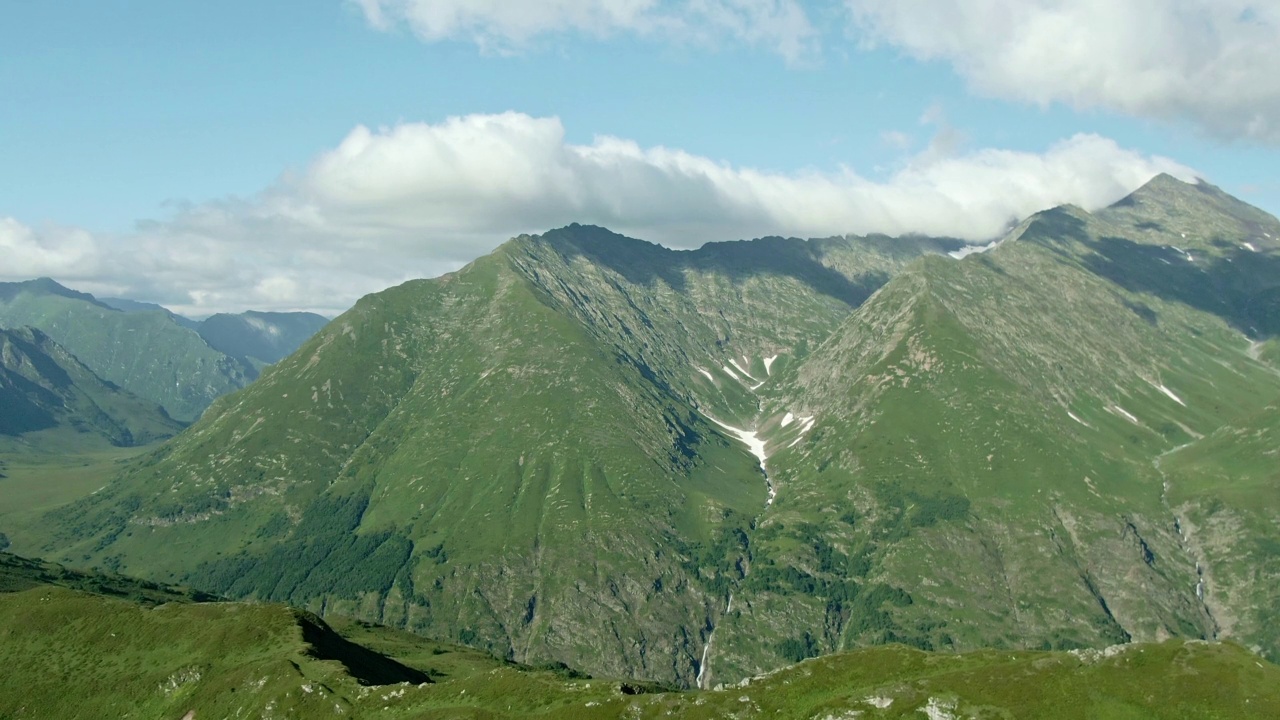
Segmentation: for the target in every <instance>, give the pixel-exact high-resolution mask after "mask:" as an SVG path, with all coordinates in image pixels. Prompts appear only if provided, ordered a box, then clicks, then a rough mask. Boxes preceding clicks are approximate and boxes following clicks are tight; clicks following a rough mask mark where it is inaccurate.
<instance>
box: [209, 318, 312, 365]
mask: <svg viewBox="0 0 1280 720" xmlns="http://www.w3.org/2000/svg"><path fill="white" fill-rule="evenodd" d="M328 322H329V319H328V318H326V317H324V316H323V315H317V314H315V313H306V312H294V313H276V312H257V311H252V310H251V311H249V312H244V313H240V314H238V315H231V314H227V313H219V314H217V315H211V316H209V317H208V318H206V319H204V320H202V321H200V322H199V323H198V324H197V325H196V332H198V333H200V337H202V338H204V341H205V342H207V343H209V347H211V348H213V349H214V350H217V351H219V352H222V353H226V354H227V355H229V356H231V357H233V358H237V359H239V360H241V361H243V362H245V363H246V364H250V365H254V366H256V367H259V368H260V367H261V366H263V365H270V364H271V363H274V362H278V361H280V360H283V359H284V358H286V357H288V356H289V355H290V354H292V353H293V351H294V350H297V349H298V348H299V347H300V346H301V345H302V343H304V342H306V341H307V339H308V338H310V337H311V336H312V335H315V334H316V333H317V332H319V331H320V328H322V327H324V326H325V325H326V324H327V323H328Z"/></svg>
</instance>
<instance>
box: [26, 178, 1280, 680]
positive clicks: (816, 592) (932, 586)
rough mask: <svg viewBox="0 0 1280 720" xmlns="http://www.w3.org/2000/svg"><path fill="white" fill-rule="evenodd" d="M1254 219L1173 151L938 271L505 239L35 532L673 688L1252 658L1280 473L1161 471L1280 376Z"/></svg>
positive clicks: (1269, 640)
mask: <svg viewBox="0 0 1280 720" xmlns="http://www.w3.org/2000/svg"><path fill="white" fill-rule="evenodd" d="M1277 237H1280V223H1278V222H1277V221H1276V220H1275V219H1274V218H1270V217H1269V216H1266V215H1265V214H1263V213H1261V212H1260V211H1257V210H1256V209H1253V208H1250V207H1248V206H1247V205H1244V204H1243V203H1240V202H1239V201H1236V200H1234V199H1233V198H1230V197H1229V196H1226V195H1225V194H1223V193H1221V191H1219V190H1217V189H1216V188H1213V187H1212V186H1208V185H1204V184H1198V185H1188V184H1185V183H1181V182H1178V181H1176V180H1174V179H1172V178H1168V177H1160V178H1157V179H1156V180H1154V181H1152V183H1150V184H1149V185H1147V186H1146V187H1144V188H1142V189H1141V190H1139V191H1138V192H1136V193H1135V194H1134V195H1132V196H1131V197H1129V198H1126V199H1125V200H1124V201H1122V202H1121V203H1119V204H1117V205H1116V206H1115V207H1112V208H1108V209H1106V210H1103V211H1100V212H1097V213H1093V214H1090V213H1086V212H1084V211H1083V210H1080V209H1078V208H1072V207H1064V208H1058V209H1055V210H1052V211H1048V212H1045V213H1040V214H1038V215H1036V216H1034V217H1032V218H1029V219H1027V220H1026V221H1025V222H1023V223H1022V224H1020V225H1019V226H1018V227H1017V228H1015V229H1014V230H1013V231H1012V232H1011V233H1010V235H1009V236H1008V237H1007V238H1005V239H1004V240H1003V241H1002V242H1000V243H999V244H998V245H997V246H995V247H994V248H993V249H990V250H989V251H987V252H985V253H974V254H970V255H968V256H967V257H964V258H963V259H960V260H957V259H956V258H955V257H948V256H947V253H948V252H949V251H954V250H956V249H957V247H958V245H957V244H956V243H951V242H948V241H939V240H928V239H902V240H890V239H887V238H834V239H830V240H815V241H808V242H802V241H799V240H784V239H778V238H773V239H764V240H758V241H754V242H751V243H721V244H712V245H708V246H705V247H704V248H702V249H701V250H698V251H692V252H674V251H670V250H666V249H663V248H660V247H658V246H655V245H651V244H648V243H644V242H641V241H638V240H632V239H629V238H624V237H621V236H617V235H614V234H612V233H609V232H607V231H605V230H602V229H599V228H586V227H579V226H572V227H569V228H564V229H561V230H557V231H553V232H550V233H547V234H546V235H543V236H534V237H530V236H522V237H520V238H516V239H513V240H512V241H510V242H509V243H507V244H506V245H504V246H502V247H501V248H499V250H498V251H496V252H495V253H493V254H492V255H489V256H487V257H484V258H481V259H480V260H477V261H476V262H474V263H472V264H471V265H470V266H468V267H467V268H465V269H463V270H461V271H459V272H457V273H454V274H451V275H448V276H445V277H442V278H438V279H436V280H426V281H415V282H411V283H407V284H405V285H402V286H400V287H398V288H393V289H391V290H388V291H385V292H382V293H378V294H376V295H372V296H369V297H366V298H364V299H363V300H361V301H360V303H358V304H357V305H356V307H355V308H353V309H352V310H351V311H350V312H348V313H346V314H344V315H343V316H341V317H339V318H338V319H337V320H335V321H334V322H333V323H331V324H330V325H329V326H327V327H326V328H325V329H324V330H323V331H322V332H321V333H320V334H319V335H318V336H316V337H315V338H313V339H312V340H310V341H309V342H308V343H307V344H305V345H304V346H303V347H302V348H301V349H300V350H299V352H297V353H295V354H294V355H292V356H290V357H289V358H287V359H285V360H283V361H281V362H280V363H279V364H277V365H275V366H273V367H272V368H270V369H268V370H267V371H265V372H264V374H263V376H262V378H261V380H259V381H258V382H256V383H255V384H254V385H252V386H250V387H249V388H247V389H245V390H244V391H242V392H239V393H236V394H234V395H231V396H228V397H225V398H222V399H221V400H219V401H218V402H217V403H216V404H215V405H214V406H213V407H212V408H211V409H210V411H209V412H208V413H206V415H205V417H204V418H202V420H201V421H200V422H199V423H197V424H196V425H194V426H193V427H192V428H191V429H190V430H188V431H187V432H184V433H183V434H182V435H181V436H179V437H178V438H176V439H174V440H173V441H171V442H170V443H168V444H167V445H166V446H164V447H163V448H161V449H160V450H158V451H157V452H155V453H153V454H150V455H148V456H146V457H144V458H142V459H140V460H139V461H137V462H136V463H134V464H132V465H131V466H130V467H129V468H128V469H127V470H126V471H124V472H123V473H122V474H121V475H120V476H119V477H118V478H117V479H116V480H115V481H114V482H112V483H111V484H110V485H109V486H108V487H106V488H105V489H103V490H102V491H101V492H99V493H97V494H96V495H94V496H93V497H91V498H88V499H85V500H83V501H81V502H78V503H75V504H73V505H70V506H67V507H65V508H63V509H60V510H58V511H56V512H54V513H52V514H50V515H49V516H48V517H47V518H46V519H45V521H44V522H43V523H41V525H40V529H39V532H40V533H42V534H41V535H40V537H38V538H25V539H24V543H25V544H24V547H31V546H33V544H34V543H35V542H36V541H39V542H42V543H43V546H44V547H45V548H46V550H47V551H48V552H56V553H58V554H59V555H60V556H61V557H63V558H66V559H67V560H69V561H71V562H75V563H85V564H98V565H102V566H105V567H112V568H118V569H121V570H124V571H127V572H130V573H134V574H139V575H143V576H146V577H151V578H155V579H164V580H174V581H181V582H187V583H192V584H195V585H198V586H202V587H208V588H210V589H212V590H215V591H217V592H220V593H226V594H228V595H231V596H234V597H251V598H258V599H263V600H276V601H287V602H291V603H296V604H299V605H302V606H305V607H307V608H308V609H310V610H312V611H315V612H319V613H322V614H326V615H329V614H349V615H354V616H357V617H360V618H363V619H366V620H376V621H378V622H383V623H388V624H394V625H398V626H401V627H405V628H409V629H411V630H414V631H415V632H419V633H423V634H426V635H430V636H433V637H438V638H447V639H452V640H455V641H461V642H464V643H467V644H470V645H474V646H478V647H483V648H486V649H488V650H491V651H492V652H494V653H496V654H498V655H500V656H503V657H507V658H510V659H513V660H518V661H521V662H547V661H559V662H565V663H567V664H569V665H571V666H574V667H581V668H583V669H585V670H587V671H589V672H592V673H595V674H602V675H612V676H627V677H638V678H646V679H652V680H659V681H664V682H674V683H678V684H681V685H685V686H701V687H711V686H715V685H717V684H721V683H725V684H729V683H734V682H737V681H738V680H741V679H743V678H746V677H751V676H755V675H757V674H759V673H762V672H766V671H770V670H773V669H776V668H779V667H781V666H784V665H786V664H789V663H792V662H796V661H799V660H802V659H804V658H806V657H811V656H814V655H819V654H824V653H831V652H838V651H842V650H847V649H851V648H856V647H864V646H871V645H880V644H885V643H895V642H896V643H906V644H909V645H913V646H916V647H919V648H926V649H948V650H957V651H967V650H976V649H979V648H983V647H989V646H996V647H1002V648H1023V649H1046V650H1048V649H1073V648H1082V647H1095V648H1101V647H1107V646H1110V645H1113V644H1116V643H1124V642H1130V641H1141V642H1148V641H1160V640H1164V639H1167V638H1170V637H1179V638H1191V639H1214V638H1224V637H1225V638H1233V639H1237V640H1238V641H1240V642H1242V643H1244V644H1246V645H1248V646H1250V647H1252V648H1256V650H1257V651H1258V652H1260V653H1263V654H1265V655H1267V656H1268V657H1272V658H1275V657H1278V656H1280V646H1277V645H1276V642H1277V639H1276V637H1275V635H1274V633H1273V632H1272V631H1271V630H1269V629H1268V628H1269V627H1270V623H1269V622H1268V617H1270V616H1271V615H1270V613H1272V610H1271V609H1270V608H1271V607H1272V606H1273V603H1274V602H1275V598H1276V595H1277V590H1276V588H1277V587H1280V576H1277V574H1276V573H1277V568H1275V567H1274V566H1273V565H1272V564H1267V563H1255V564H1251V565H1248V566H1247V569H1246V566H1241V565H1239V564H1238V562H1237V561H1236V560H1234V559H1232V557H1231V556H1230V554H1229V551H1227V549H1226V548H1228V547H1231V546H1233V544H1235V545H1236V546H1239V545H1240V544H1248V546H1249V547H1257V548H1260V549H1263V548H1268V547H1271V543H1275V542H1278V541H1280V530H1277V528H1280V524H1277V523H1276V522H1275V521H1274V518H1275V517H1276V515H1275V514H1276V512H1277V507H1276V505H1275V499H1274V497H1273V496H1272V495H1270V494H1267V491H1266V489H1265V488H1266V487H1267V486H1266V483H1267V482H1269V481H1270V480H1269V478H1264V479H1262V480H1259V481H1258V482H1259V483H1260V485H1258V486H1257V487H1261V488H1262V490H1260V491H1250V492H1248V493H1243V492H1239V491H1238V490H1239V489H1238V488H1236V487H1235V486H1233V485H1232V484H1231V483H1230V482H1226V481H1223V480H1222V479H1221V478H1220V477H1218V476H1217V475H1215V474H1214V473H1215V472H1217V471H1216V470H1214V469H1213V468H1214V467H1217V466H1216V465H1215V463H1218V462H1220V460H1217V459H1214V458H1219V457H1221V455H1220V454H1211V455H1212V457H1209V456H1206V457H1209V459H1207V460H1205V462H1204V463H1201V464H1196V465H1189V466H1187V469H1186V473H1189V475H1175V474H1174V473H1173V472H1172V471H1173V466H1172V464H1170V465H1169V466H1168V467H1167V469H1166V465H1165V464H1164V463H1163V462H1161V461H1162V456H1165V455H1168V456H1169V457H1170V462H1172V458H1174V457H1177V454H1176V453H1173V451H1174V450H1176V449H1177V448H1179V447H1181V446H1183V445H1187V444H1188V443H1195V442H1198V441H1201V440H1202V439H1203V441H1205V442H1209V440H1210V439H1211V438H1213V437H1215V434H1216V433H1221V432H1226V430H1225V429H1226V428H1231V427H1239V426H1240V424H1241V423H1245V425H1244V426H1245V427H1250V426H1249V425H1248V423H1249V422H1252V421H1250V420H1249V419H1250V418H1253V417H1255V416H1259V414H1263V413H1265V412H1266V408H1267V407H1269V406H1270V405H1271V404H1272V403H1274V402H1275V401H1276V399H1277V398H1280V375H1278V374H1277V372H1276V369H1275V367H1274V366H1273V365H1271V364H1269V360H1268V358H1269V357H1270V355H1269V353H1270V348H1271V345H1270V343H1273V342H1274V340H1271V339H1270V337H1271V335H1272V334H1273V333H1274V332H1275V331H1276V326H1275V325H1274V320H1273V318H1274V317H1275V308H1276V299H1277V297H1280V295H1278V288H1280V253H1278V252H1277V251H1278V250H1280V241H1277V240H1276V238H1277ZM955 254H960V253H955ZM1190 450H1191V448H1190V447H1188V448H1186V450H1185V451H1186V452H1190ZM1188 457H1190V456H1188ZM1179 478H1184V479H1179ZM1251 487H1252V486H1251ZM1193 488H1194V493H1193V494H1189V495H1183V494H1181V493H1191V492H1192V489H1193ZM1209 515H1212V516H1214V517H1216V518H1217V521H1216V524H1215V523H1211V522H1202V521H1198V520H1197V518H1203V517H1207V516H1209ZM1233 563H1234V564H1233Z"/></svg>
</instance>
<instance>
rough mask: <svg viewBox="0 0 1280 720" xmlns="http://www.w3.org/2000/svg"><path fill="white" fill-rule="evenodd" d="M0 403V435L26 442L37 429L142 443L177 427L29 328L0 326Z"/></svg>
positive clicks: (178, 427) (171, 432) (158, 410)
mask: <svg viewBox="0 0 1280 720" xmlns="http://www.w3.org/2000/svg"><path fill="white" fill-rule="evenodd" d="M0 408H2V410H0V436H7V437H9V438H18V437H23V438H24V442H25V443H27V444H30V443H33V442H35V443H37V444H38V443H39V439H38V438H37V437H36V436H35V434H37V433H44V434H43V435H40V438H44V437H46V436H47V435H48V434H49V433H55V432H58V431H64V432H71V433H73V434H83V435H89V436H93V437H94V438H96V439H97V440H98V441H105V442H106V443H110V444H111V445H117V446H128V445H143V444H146V443H149V442H152V441H154V440H158V439H161V438H166V437H171V436H173V435H175V434H177V432H178V431H179V430H181V429H182V424H181V423H178V422H177V421H174V420H172V419H170V418H169V417H168V416H167V415H166V414H165V413H164V411H163V410H162V409H161V408H159V407H157V406H155V405H153V404H151V403H148V402H146V401H144V400H142V399H141V398H138V397H135V396H133V395H131V394H129V393H127V392H124V391H123V390H120V389H119V388H117V387H115V386H114V385H110V384H108V383H105V382H103V381H102V380H101V379H100V378H98V376H96V375H94V374H93V373H92V372H90V370H89V369H88V368H86V367H85V366H84V365H82V364H81V363H80V362H79V361H78V360H76V359H75V358H74V357H72V356H71V354H70V353H68V352H67V351H66V350H64V349H63V348H62V347H61V346H60V345H58V344H57V343H55V342H54V341H53V340H51V339H50V338H49V337H48V336H47V335H45V334H44V333H42V332H40V331H39V330H36V329H34V328H20V329H17V330H0ZM11 442H12V441H11ZM3 447H4V445H3V444H0V448H3Z"/></svg>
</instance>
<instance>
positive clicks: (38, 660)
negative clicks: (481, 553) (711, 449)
mask: <svg viewBox="0 0 1280 720" xmlns="http://www.w3.org/2000/svg"><path fill="white" fill-rule="evenodd" d="M197 600H198V601H201V602H194V601H197ZM209 600H210V599H209V598H207V597H202V596H199V595H198V594H192V593H190V592H188V591H183V590H180V589H175V588H168V587H163V586H158V585H154V584H150V583H142V582H139V581H135V580H130V579H129V578H124V577H118V576H103V575H96V574H77V573H74V572H70V571H67V570H65V569H63V568H60V567H58V566H53V565H48V564H42V563H37V562H33V561H26V560H22V559H21V558H16V557H14V556H12V555H6V554H2V553H0V666H2V667H4V670H5V673H4V683H0V716H3V717H11V718H55V717H56V718H102V717H147V718H152V717H154V718H182V717H192V718H220V717H279V718H289V717H293V718H312V717H330V716H333V717H351V718H371V717H379V718H403V719H405V720H408V719H426V718H458V717H464V718H465V717H471V718H524V717H545V718H584V719H586V718H599V719H605V718H671V717H674V718H725V717H742V718H746V717H771V718H774V717H776V718H806V719H807V718H814V717H818V718H825V717H832V718H854V717H866V718H874V717H886V718H889V717H919V716H920V715H921V714H922V713H925V714H927V715H928V716H929V717H935V718H959V717H986V716H991V717H1035V718H1131V717H1141V718H1179V719H1182V718H1268V717H1275V715H1276V713H1280V668H1277V667H1276V666H1274V665H1270V664H1268V663H1265V662H1263V661H1260V660H1258V659H1257V658H1255V657H1254V656H1252V655H1250V654H1249V653H1248V652H1246V651H1245V650H1243V649H1242V648H1240V647H1238V646H1235V645H1229V644H1226V645H1221V644H1208V643H1181V642H1169V643H1165V644H1161V645H1135V646H1128V647H1124V648H1112V649H1109V650H1106V651H1084V652H1075V653H1065V652H1056V653H1054V652H997V651H984V652H978V653H969V654H961V655H944V654H931V653H925V652H921V651H918V650H911V649H907V648H903V647H900V646H894V647H882V648H873V649H869V650H861V651H857V652H852V653H841V654H837V655H833V656H830V657H826V658H821V659H816V660H810V661H808V662H805V663H802V664H800V665H797V666H795V667H792V668H788V669H786V670H782V671H780V672H777V673H774V674H771V675H769V676H767V677H761V678H755V679H752V680H749V681H746V682H743V683H741V684H740V685H738V686H735V687H730V688H727V689H724V690H720V691H714V692H713V691H701V692H671V691H669V690H666V689H664V688H662V687H660V686H656V685H651V684H644V683H635V682H629V681H619V680H609V679H603V678H590V677H586V676H583V675H581V674H579V673H575V672H573V671H571V670H569V669H567V668H532V667H527V666H518V665H513V664H511V663H507V662H503V661H501V660H497V659H494V658H492V657H489V656H487V655H484V654H482V653H479V652H476V651H474V650H468V649H466V648H461V647H458V646H455V645H448V644H441V643H435V642H431V641H428V640H424V639H422V638H420V637H417V636H414V635H410V634H407V633H403V632H399V631H395V630H391V629H388V628H385V627H380V626H375V625H369V624H361V623H356V622H353V621H350V620H345V619H335V620H334V621H333V622H332V624H328V623H325V622H324V621H322V620H320V619H319V618H317V617H315V616H314V615H311V614H309V613H304V612H300V611H297V610H293V609H290V608H288V607H285V606H281V605H271V604H262V605H258V604H245V603H229V602H210V601H209Z"/></svg>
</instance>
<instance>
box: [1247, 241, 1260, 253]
mask: <svg viewBox="0 0 1280 720" xmlns="http://www.w3.org/2000/svg"><path fill="white" fill-rule="evenodd" d="M1244 246H1245V247H1246V248H1248V249H1249V252H1258V248H1256V247H1254V246H1253V243H1244Z"/></svg>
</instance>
